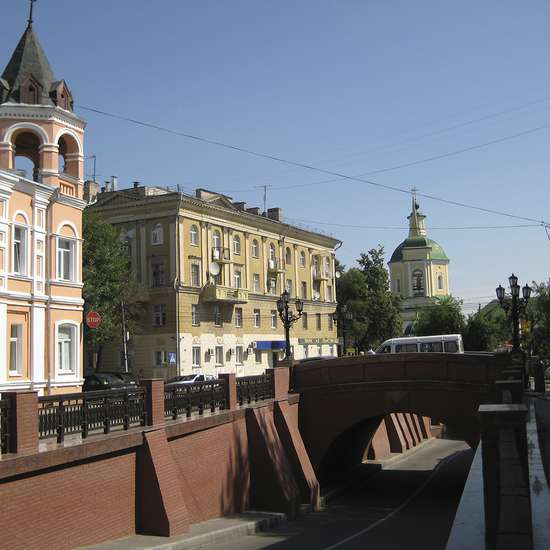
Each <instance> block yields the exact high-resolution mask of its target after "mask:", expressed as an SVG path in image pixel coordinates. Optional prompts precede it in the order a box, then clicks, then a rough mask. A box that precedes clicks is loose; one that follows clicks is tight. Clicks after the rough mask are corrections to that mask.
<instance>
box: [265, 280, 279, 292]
mask: <svg viewBox="0 0 550 550" xmlns="http://www.w3.org/2000/svg"><path fill="white" fill-rule="evenodd" d="M267 292H268V293H269V294H277V279H276V278H275V277H269V278H268V279H267Z"/></svg>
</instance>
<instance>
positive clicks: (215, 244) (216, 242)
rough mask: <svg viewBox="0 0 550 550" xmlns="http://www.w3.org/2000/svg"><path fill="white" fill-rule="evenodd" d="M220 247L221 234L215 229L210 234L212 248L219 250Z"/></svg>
mask: <svg viewBox="0 0 550 550" xmlns="http://www.w3.org/2000/svg"><path fill="white" fill-rule="evenodd" d="M221 247H222V236H221V233H220V232H219V231H218V230H217V229H216V230H214V231H213V232H212V248H217V249H220V248H221Z"/></svg>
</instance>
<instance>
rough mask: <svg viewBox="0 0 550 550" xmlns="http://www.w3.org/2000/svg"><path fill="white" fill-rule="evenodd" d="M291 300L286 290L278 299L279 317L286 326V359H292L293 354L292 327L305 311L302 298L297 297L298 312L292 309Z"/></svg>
mask: <svg viewBox="0 0 550 550" xmlns="http://www.w3.org/2000/svg"><path fill="white" fill-rule="evenodd" d="M289 301H290V294H289V293H288V291H286V290H285V291H284V292H283V293H282V294H281V297H280V298H279V299H278V300H277V311H278V312H279V317H280V318H281V321H282V322H283V326H284V327H285V341H286V347H285V359H290V358H291V356H292V353H291V351H290V327H292V325H293V324H294V323H295V322H296V321H297V320H298V319H299V318H300V317H301V316H302V313H303V312H304V302H302V300H300V298H296V302H295V305H296V313H294V312H292V311H290V308H289Z"/></svg>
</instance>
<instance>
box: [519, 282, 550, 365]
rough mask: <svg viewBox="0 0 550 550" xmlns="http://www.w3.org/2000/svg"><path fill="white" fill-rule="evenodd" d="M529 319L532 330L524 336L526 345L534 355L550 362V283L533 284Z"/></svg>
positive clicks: (528, 310)
mask: <svg viewBox="0 0 550 550" xmlns="http://www.w3.org/2000/svg"><path fill="white" fill-rule="evenodd" d="M527 318H528V320H529V327H530V328H529V331H528V332H527V334H526V335H525V336H524V343H525V344H526V346H527V347H528V348H530V351H531V353H532V354H533V355H537V356H538V357H540V358H541V359H545V360H550V281H548V282H546V283H536V282H533V294H532V297H531V300H530V302H529V306H528V309H527Z"/></svg>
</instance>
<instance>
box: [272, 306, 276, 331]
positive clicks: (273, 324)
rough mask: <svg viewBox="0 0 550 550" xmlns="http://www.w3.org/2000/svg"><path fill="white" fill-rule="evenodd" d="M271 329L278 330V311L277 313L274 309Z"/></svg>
mask: <svg viewBox="0 0 550 550" xmlns="http://www.w3.org/2000/svg"><path fill="white" fill-rule="evenodd" d="M271 328H272V329H276V328H277V311H275V310H274V309H272V310H271Z"/></svg>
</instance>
